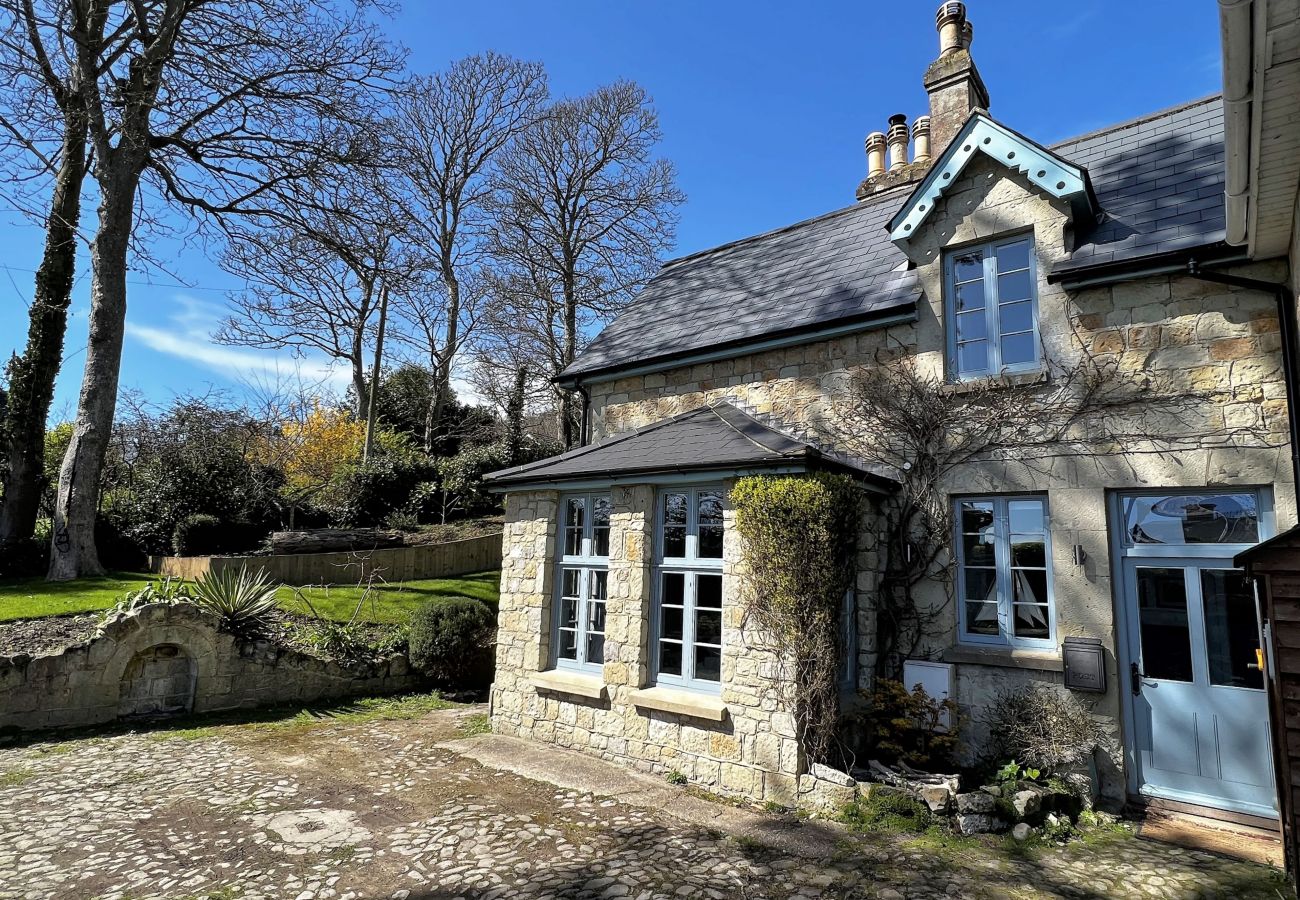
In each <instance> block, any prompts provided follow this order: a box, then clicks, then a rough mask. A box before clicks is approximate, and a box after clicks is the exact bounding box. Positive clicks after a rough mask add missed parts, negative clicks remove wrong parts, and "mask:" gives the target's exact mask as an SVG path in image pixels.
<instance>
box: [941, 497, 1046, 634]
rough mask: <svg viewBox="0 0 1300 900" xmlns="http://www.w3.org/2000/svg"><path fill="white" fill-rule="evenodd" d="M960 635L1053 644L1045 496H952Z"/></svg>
mask: <svg viewBox="0 0 1300 900" xmlns="http://www.w3.org/2000/svg"><path fill="white" fill-rule="evenodd" d="M956 514H957V527H956V531H957V591H958V593H957V596H958V597H959V598H960V601H961V602H960V604H959V611H958V619H959V622H960V629H961V640H962V641H963V642H966V643H974V644H1002V645H1011V646H1013V647H1024V648H1027V649H1040V650H1041V649H1055V646H1056V645H1055V634H1056V612H1055V609H1054V606H1053V603H1052V578H1051V572H1050V571H1049V566H1048V564H1047V561H1048V560H1049V559H1051V536H1050V534H1049V528H1048V517H1047V498H1045V497H1024V496H1008V497H969V498H964V499H961V500H958V501H956Z"/></svg>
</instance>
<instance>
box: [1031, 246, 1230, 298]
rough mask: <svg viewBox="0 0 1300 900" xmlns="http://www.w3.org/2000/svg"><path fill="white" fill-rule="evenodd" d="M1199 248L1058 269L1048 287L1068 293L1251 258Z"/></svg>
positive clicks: (1048, 279)
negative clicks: (1058, 288) (1052, 286)
mask: <svg viewBox="0 0 1300 900" xmlns="http://www.w3.org/2000/svg"><path fill="white" fill-rule="evenodd" d="M1210 249H1211V251H1213V252H1207V248H1205V247H1198V248H1196V249H1192V250H1175V251H1171V252H1168V253H1162V254H1156V255H1153V256H1145V257H1139V258H1137V259H1131V260H1121V261H1120V262H1110V263H1101V264H1098V265H1091V266H1080V267H1078V268H1075V269H1066V270H1064V271H1061V270H1057V271H1053V272H1049V273H1048V275H1047V283H1048V284H1060V285H1061V286H1062V287H1064V288H1066V289H1067V290H1079V289H1082V288H1090V287H1099V286H1102V285H1108V284H1119V283H1121V282H1125V281H1134V280H1136V279H1138V278H1151V277H1154V276H1156V275H1185V274H1186V273H1187V271H1188V266H1191V265H1200V264H1205V265H1216V266H1226V265H1232V264H1234V263H1244V262H1249V261H1250V257H1249V256H1248V255H1247V254H1246V252H1245V251H1244V250H1237V249H1234V248H1231V247H1228V248H1223V247H1220V248H1218V250H1214V248H1210Z"/></svg>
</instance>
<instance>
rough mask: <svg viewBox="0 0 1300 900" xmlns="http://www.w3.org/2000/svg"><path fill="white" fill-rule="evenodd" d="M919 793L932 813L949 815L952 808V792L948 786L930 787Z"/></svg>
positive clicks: (922, 789)
mask: <svg viewBox="0 0 1300 900" xmlns="http://www.w3.org/2000/svg"><path fill="white" fill-rule="evenodd" d="M917 793H918V795H919V796H920V798H921V800H923V801H924V802H925V805H926V806H928V807H930V812H932V813H947V812H948V809H949V808H950V807H951V806H952V791H951V790H949V788H948V786H947V785H946V784H937V785H929V786H927V787H923V788H921V790H920V791H918V792H917Z"/></svg>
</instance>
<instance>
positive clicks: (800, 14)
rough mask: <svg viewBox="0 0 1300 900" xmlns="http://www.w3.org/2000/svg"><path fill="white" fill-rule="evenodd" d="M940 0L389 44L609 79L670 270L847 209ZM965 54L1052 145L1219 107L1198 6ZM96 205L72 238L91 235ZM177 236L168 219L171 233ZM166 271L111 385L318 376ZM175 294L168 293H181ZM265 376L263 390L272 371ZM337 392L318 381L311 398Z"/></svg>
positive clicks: (1078, 11) (648, 10)
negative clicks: (655, 122)
mask: <svg viewBox="0 0 1300 900" xmlns="http://www.w3.org/2000/svg"><path fill="white" fill-rule="evenodd" d="M937 7H938V3H937V0H906V2H903V3H884V2H880V0H852V2H850V0H835V2H829V0H828V2H808V3H793V2H770V0H725V2H722V0H703V2H702V0H695V2H684V0H656V2H651V0H620V2H610V0H546V2H541V0H490V2H471V3H462V2H457V3H452V2H443V0H406V2H405V8H404V9H403V11H402V12H401V13H400V14H399V15H398V16H397V17H396V18H395V19H394V20H393V21H391V22H389V23H387V24H386V27H387V28H389V29H390V30H391V33H392V34H393V35H394V36H395V37H396V38H398V39H400V41H401V42H402V43H403V44H405V45H406V46H407V47H408V48H409V49H410V51H411V57H410V65H411V68H412V69H413V70H416V71H422V72H430V71H434V70H436V69H438V68H440V67H442V66H444V65H446V63H447V62H449V61H450V60H452V59H455V58H457V57H460V56H464V55H466V54H469V53H474V52H478V51H482V50H487V49H494V50H498V51H501V52H504V53H509V54H512V55H514V56H519V57H523V58H527V59H536V60H540V61H542V62H543V63H545V65H546V68H547V70H548V72H549V74H550V79H551V89H552V93H554V94H577V93H581V92H584V91H586V90H589V89H590V88H592V87H594V86H596V85H598V84H602V83H605V82H608V81H612V80H614V79H617V78H630V79H634V80H636V81H638V82H640V83H641V84H642V85H644V86H645V87H646V88H647V89H648V90H649V92H650V94H651V96H652V97H654V100H655V103H656V106H657V108H658V110H659V114H660V120H661V124H662V127H663V131H664V143H663V147H662V152H663V153H664V155H666V156H668V157H669V158H670V159H672V160H673V161H674V162H675V163H676V165H677V168H678V171H679V176H680V184H681V186H682V188H683V189H684V190H685V192H686V194H687V196H688V198H689V199H688V201H687V203H686V205H685V206H684V207H683V208H682V210H681V226H680V228H679V231H678V247H677V250H676V251H675V253H674V254H673V255H680V254H682V253H689V252H692V251H695V250H700V249H703V248H706V247H709V246H713V245H715V244H720V243H724V242H726V241H729V240H734V239H736V238H740V237H744V236H746V235H749V234H755V233H758V232H761V231H765V230H768V229H771V228H777V227H780V226H782V225H787V224H789V223H791V222H795V221H798V220H800V219H804V218H808V217H810V216H814V215H818V214H820V213H823V212H827V211H829V210H832V209H837V208H840V207H843V206H847V205H849V204H851V203H852V202H853V190H854V188H855V187H856V186H857V184H858V182H859V181H860V180H861V179H862V177H863V176H864V174H865V169H866V162H865V157H864V154H863V149H862V142H863V138H864V137H865V136H866V134H867V133H868V132H870V131H873V130H882V131H883V130H884V128H885V125H886V120H887V118H888V117H889V116H890V115H891V114H893V113H897V112H902V113H905V114H906V115H907V116H908V118H909V120H910V119H912V118H914V117H915V116H917V115H920V114H922V113H924V112H925V111H926V98H925V92H924V90H923V88H922V87H921V75H922V73H923V72H924V70H925V67H926V66H927V65H928V64H929V63H930V61H931V60H933V59H934V57H935V56H936V54H937V48H938V39H937V36H936V33H935V30H934V11H935V9H936V8H937ZM967 7H968V9H969V12H970V18H971V21H972V23H973V24H974V27H975V41H974V45H973V47H972V52H973V55H974V57H975V60H976V62H977V64H978V65H979V68H980V72H981V74H982V75H983V77H984V81H985V84H986V85H987V86H988V89H989V94H990V97H991V112H992V113H993V115H994V116H995V117H996V118H998V119H1000V120H1001V121H1003V122H1005V123H1006V124H1007V125H1009V126H1011V127H1013V128H1015V129H1017V130H1018V131H1021V132H1023V133H1025V134H1027V135H1028V136H1030V137H1032V138H1034V139H1036V140H1039V141H1042V142H1045V143H1051V142H1054V141H1057V140H1061V139H1063V138H1067V137H1070V136H1072V135H1075V134H1080V133H1083V132H1086V131H1091V130H1094V129H1097V128H1101V127H1104V126H1106V125H1109V124H1112V123H1115V122H1118V121H1121V120H1124V119H1127V118H1132V117H1134V116H1138V115H1142V114H1144V113H1147V112H1151V111H1154V110H1157V109H1160V108H1163V107H1166V106H1170V105H1173V104H1176V103H1180V102H1182V101H1185V100H1191V99H1194V98H1197V97H1201V96H1204V95H1206V94H1210V93H1214V92H1216V91H1218V90H1219V86H1220V70H1219V47H1218V21H1217V9H1216V4H1214V3H1213V2H1212V0H1192V2H1188V0H1145V2H1133V0H1122V2H1121V0H1074V2H1063V0H1052V2H1043V0H968V3H967ZM93 207H94V201H93V200H92V201H91V202H90V204H89V207H88V209H87V216H86V220H85V223H84V224H85V225H87V226H90V225H92V224H93V215H94V208H93ZM174 221H175V222H176V224H177V227H178V229H183V227H184V220H183V219H181V218H179V217H177V218H175V219H174ZM0 222H3V227H4V238H3V240H0V353H3V354H4V358H7V357H8V355H9V353H10V352H12V351H14V350H17V349H20V348H21V346H22V345H23V343H24V342H25V339H26V328H27V315H26V310H27V304H28V302H30V300H31V295H32V278H33V276H32V274H31V270H32V269H34V268H35V266H36V264H37V263H38V262H39V256H40V248H41V232H40V230H39V229H37V228H33V227H32V226H31V225H29V224H27V223H26V222H24V221H22V220H20V219H18V218H17V217H15V216H14V215H13V214H12V213H9V212H0ZM156 252H157V253H158V254H159V255H160V256H162V257H165V258H168V259H169V264H168V268H169V270H170V272H169V273H161V272H149V271H146V270H138V271H135V272H134V273H133V274H132V276H131V288H130V294H129V311H128V314H127V321H128V334H127V339H126V348H125V354H124V360H123V367H122V386H123V388H126V389H138V390H140V391H142V392H144V393H145V394H146V395H147V396H149V397H151V398H154V399H158V400H165V399H167V398H168V397H170V396H171V395H173V394H175V393H178V392H183V391H202V390H205V389H207V388H208V387H214V388H217V389H219V390H227V391H231V392H234V393H239V392H241V391H244V390H247V389H248V386H249V385H250V384H255V385H256V384H261V385H266V384H270V383H273V382H274V381H276V379H277V378H278V377H279V375H287V374H288V373H290V372H293V371H295V370H296V369H299V368H300V369H301V371H302V373H303V375H304V376H305V377H309V378H322V379H331V375H330V372H329V370H328V367H327V366H325V365H324V363H323V362H322V361H320V360H313V359H305V360H294V359H292V358H291V357H289V356H288V355H287V354H276V353H273V352H269V351H253V350H246V349H242V348H230V347H219V346H216V345H213V344H211V343H210V342H209V341H208V340H207V339H206V338H207V334H208V333H209V332H210V330H211V329H212V328H213V327H214V326H215V324H216V322H217V321H218V320H219V318H220V317H221V315H222V313H223V308H224V304H225V300H226V292H227V291H229V290H231V289H232V288H237V287H238V284H237V283H235V282H234V281H233V280H232V279H231V278H229V277H228V276H226V275H225V274H224V273H223V272H221V270H220V269H219V268H218V267H217V266H216V265H215V263H214V262H212V261H210V260H211V258H214V257H215V253H216V251H215V249H214V248H204V247H203V246H201V245H196V243H195V242H193V241H190V242H183V241H181V240H176V241H175V242H165V243H164V244H162V245H160V246H158V247H157V248H156ZM87 265H88V263H87V262H86V261H85V259H84V254H83V259H82V261H81V262H80V265H79V274H80V277H79V278H78V280H77V290H76V294H75V296H74V308H73V313H72V318H71V322H70V325H69V332H68V341H67V348H66V354H65V362H64V367H63V371H62V373H61V375H60V378H59V384H58V390H57V393H56V398H55V403H54V408H53V410H52V413H51V415H52V418H55V419H61V418H68V417H70V416H71V414H72V413H73V411H74V410H75V402H76V392H77V388H78V385H79V384H80V379H81V367H82V364H83V362H84V354H83V352H82V350H83V348H84V346H85V340H86V307H87V303H88V293H87V288H86V286H87V283H88V281H89V277H88V275H87V273H86V271H85V269H86V268H87ZM177 276H179V280H180V281H181V282H184V283H183V284H181V283H178V279H177ZM277 373H279V374H277ZM327 383H332V384H336V385H341V384H342V383H343V381H342V380H341V379H340V377H339V376H337V375H336V376H334V377H333V378H332V380H329V381H327Z"/></svg>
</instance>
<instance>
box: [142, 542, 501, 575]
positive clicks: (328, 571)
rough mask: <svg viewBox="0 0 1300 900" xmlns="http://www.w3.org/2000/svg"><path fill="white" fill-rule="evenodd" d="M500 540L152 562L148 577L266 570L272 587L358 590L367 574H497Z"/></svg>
mask: <svg viewBox="0 0 1300 900" xmlns="http://www.w3.org/2000/svg"><path fill="white" fill-rule="evenodd" d="M501 540H502V536H501V535H500V534H487V535H483V536H482V537H475V538H466V539H465V540H463V541H448V542H447V543H445V544H425V545H423V546H419V547H393V548H388V549H383V550H352V551H348V552H343V553H288V554H283V555H276V556H151V557H149V571H150V572H156V573H158V574H159V575H171V576H173V577H175V578H183V579H185V580H186V581H193V580H194V579H196V578H198V577H199V576H200V575H204V574H206V573H208V572H219V571H222V570H224V569H238V568H239V567H240V566H247V567H248V569H249V571H256V570H258V569H264V570H266V573H267V575H268V576H270V577H271V578H272V579H273V580H275V581H280V582H283V583H285V584H292V585H307V584H357V583H359V582H361V581H363V580H365V579H367V578H369V576H370V573H371V572H375V573H377V574H378V575H380V576H382V577H383V578H384V579H385V580H386V581H391V582H397V581H410V580H412V579H415V578H451V577H453V576H456V575H468V574H469V573H471V572H487V571H489V570H491V569H499V568H501Z"/></svg>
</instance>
